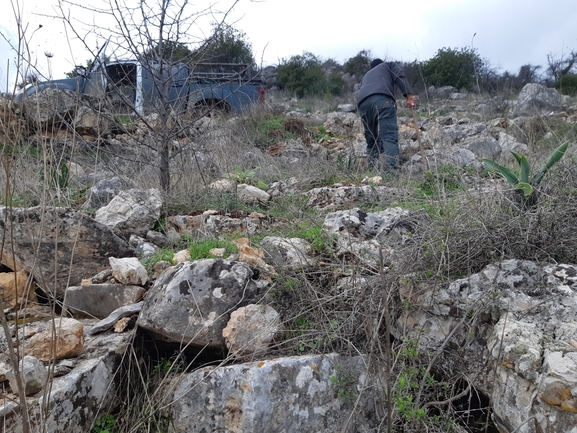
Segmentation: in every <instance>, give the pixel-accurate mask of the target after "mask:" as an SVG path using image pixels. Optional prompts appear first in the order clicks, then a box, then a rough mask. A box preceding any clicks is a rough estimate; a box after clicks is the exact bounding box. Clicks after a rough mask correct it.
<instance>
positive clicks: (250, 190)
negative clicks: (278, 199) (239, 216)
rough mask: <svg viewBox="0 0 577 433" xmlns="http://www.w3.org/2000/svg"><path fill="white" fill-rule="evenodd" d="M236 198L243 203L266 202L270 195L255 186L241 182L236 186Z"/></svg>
mask: <svg viewBox="0 0 577 433" xmlns="http://www.w3.org/2000/svg"><path fill="white" fill-rule="evenodd" d="M236 194H237V196H238V199H239V200H240V201H242V202H244V203H248V204H254V203H266V202H268V201H269V200H270V195H269V194H268V193H267V192H266V191H263V190H262V189H260V188H257V187H256V186H252V185H247V184H244V183H241V184H239V185H237V187H236Z"/></svg>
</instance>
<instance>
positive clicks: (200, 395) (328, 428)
mask: <svg viewBox="0 0 577 433" xmlns="http://www.w3.org/2000/svg"><path fill="white" fill-rule="evenodd" d="M174 380H175V381H176V382H177V383H176V384H174V386H175V391H174V394H173V397H172V400H173V401H172V404H171V405H170V407H171V411H172V412H171V417H172V419H173V422H174V424H173V428H174V430H173V431H174V432H203V431H204V432H216V431H227V432H277V433H281V432H282V433H302V432H315V433H334V432H335V431H343V432H352V431H358V428H359V426H361V425H362V426H365V427H367V428H371V427H372V428H374V427H376V426H371V419H372V420H375V419H376V417H375V407H377V405H379V404H382V402H379V401H378V397H377V394H376V393H372V392H369V388H367V386H368V385H371V386H372V385H374V383H371V382H372V380H370V379H369V376H368V375H367V372H366V366H365V359H364V358H362V357H354V358H353V357H345V356H341V355H337V354H329V355H311V356H298V357H287V358H278V359H272V360H266V361H260V362H251V363H247V364H236V365H230V366H224V367H216V368H215V367H206V368H202V369H200V370H197V371H195V372H193V373H191V374H188V375H184V376H180V377H178V378H176V379H174ZM359 394H361V402H360V404H359V405H358V406H357V411H356V412H355V413H354V414H353V416H352V417H351V419H350V422H349V423H348V428H345V425H347V421H348V420H349V417H350V416H351V412H352V411H353V407H354V403H355V401H356V399H357V396H358V395H359ZM381 395H382V393H381ZM367 431H368V430H367Z"/></svg>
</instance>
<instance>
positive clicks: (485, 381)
mask: <svg viewBox="0 0 577 433" xmlns="http://www.w3.org/2000/svg"><path fill="white" fill-rule="evenodd" d="M408 280H410V278H408V279H407V281H408ZM402 286H404V287H402V288H401V291H400V292H399V294H400V296H401V299H404V300H405V301H406V302H409V303H410V304H411V305H414V306H418V307H419V308H418V309H415V310H414V311H405V312H403V313H402V314H401V316H400V317H399V319H398V321H397V325H396V329H399V330H400V329H403V330H404V332H405V333H404V337H405V338H418V339H419V345H420V346H421V347H423V348H424V349H426V350H431V351H435V350H438V349H439V348H442V347H452V348H460V354H458V352H456V351H455V350H449V351H445V352H443V355H442V357H443V358H444V359H443V360H442V361H441V362H442V364H443V367H444V368H445V369H446V371H447V372H448V373H450V374H465V375H468V376H469V377H471V376H473V375H474V374H477V379H476V380H475V383H474V386H475V387H476V388H477V389H478V390H479V391H480V392H482V393H484V394H485V395H487V396H488V397H489V398H490V399H491V406H492V413H493V420H494V422H495V424H496V425H497V426H498V427H499V429H500V431H509V432H511V431H515V432H519V433H540V432H546V431H563V432H572V431H573V430H574V429H575V425H577V404H576V403H577V392H576V391H575V390H577V374H575V372H576V371H577V364H576V362H577V341H576V337H575V335H577V266H575V265H567V264H554V265H544V264H538V263H535V262H531V261H524V260H504V261H502V262H497V263H494V264H491V265H488V266H486V267H485V268H484V269H483V270H482V271H481V272H479V273H477V274H473V275H470V276H469V277H467V278H463V279H459V280H455V281H453V282H451V283H449V284H448V285H446V286H444V287H443V286H440V287H425V286H412V285H411V284H410V283H407V282H405V283H403V284H402ZM417 310H418V311H417ZM399 335H400V334H399ZM479 372H483V374H480V375H479V374H478V373H479ZM529 419H534V422H527V420H529Z"/></svg>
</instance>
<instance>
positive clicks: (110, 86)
mask: <svg viewBox="0 0 577 433" xmlns="http://www.w3.org/2000/svg"><path fill="white" fill-rule="evenodd" d="M106 45H107V44H104V46H103V47H102V49H101V50H100V52H99V54H98V56H97V58H96V60H95V61H94V62H93V66H92V67H91V68H90V69H86V68H84V67H77V68H76V72H77V76H76V77H73V78H65V79H61V80H51V81H45V82H37V83H34V84H31V85H29V86H27V87H26V89H25V90H24V91H23V92H21V93H20V94H18V95H16V102H20V101H22V99H23V98H25V97H26V96H27V95H32V94H34V93H37V92H40V91H41V90H43V89H45V88H59V89H66V90H71V91H74V92H79V93H81V94H85V95H92V96H99V97H102V96H104V97H106V98H107V99H109V100H110V102H111V103H112V104H113V106H115V108H117V109H118V110H120V111H126V110H128V111H131V110H134V111H136V112H137V113H140V114H145V113H149V112H154V111H156V110H157V109H158V106H159V104H168V106H170V108H172V109H175V110H176V111H178V112H180V111H185V110H191V109H196V108H198V107H199V106H200V107H204V108H206V107H209V108H218V109H220V110H224V111H236V112H240V111H243V110H244V109H245V108H247V107H249V106H251V105H252V104H254V103H255V102H264V96H265V88H264V86H263V84H262V82H261V81H260V80H259V79H257V78H255V77H253V76H252V69H251V67H250V65H246V64H237V63H234V64H233V63H197V64H187V63H168V62H167V63H160V62H158V61H152V60H145V61H136V60H117V61H108V60H107V59H106V57H105V55H104V52H105V49H106Z"/></svg>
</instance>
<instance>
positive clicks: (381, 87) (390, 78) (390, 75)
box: [357, 62, 411, 105]
mask: <svg viewBox="0 0 577 433" xmlns="http://www.w3.org/2000/svg"><path fill="white" fill-rule="evenodd" d="M395 85H397V87H398V88H399V89H400V90H401V93H402V94H403V96H405V97H406V96H407V95H408V94H409V93H411V87H410V85H409V82H408V81H407V77H406V76H405V73H404V72H403V70H402V69H401V67H400V66H399V65H397V64H396V63H395V62H383V63H380V64H378V65H377V66H375V67H374V68H372V69H371V70H370V71H369V72H367V73H366V74H365V76H364V77H363V80H362V81H361V88H360V90H359V93H358V95H357V105H360V103H361V102H363V101H364V100H365V99H366V98H368V97H369V96H371V95H386V96H388V97H390V98H392V99H395Z"/></svg>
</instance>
